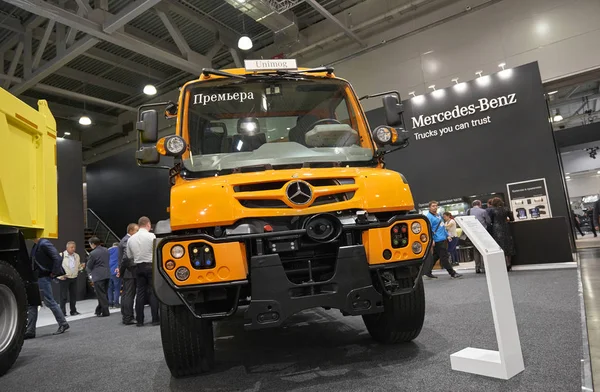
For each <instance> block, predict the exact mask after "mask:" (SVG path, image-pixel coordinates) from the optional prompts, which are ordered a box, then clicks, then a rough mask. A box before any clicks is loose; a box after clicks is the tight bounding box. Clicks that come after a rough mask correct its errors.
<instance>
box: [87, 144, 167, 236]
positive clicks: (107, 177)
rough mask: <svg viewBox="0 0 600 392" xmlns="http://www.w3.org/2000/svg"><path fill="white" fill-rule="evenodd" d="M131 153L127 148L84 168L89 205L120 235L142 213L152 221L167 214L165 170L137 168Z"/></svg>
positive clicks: (165, 162) (163, 217)
mask: <svg viewBox="0 0 600 392" xmlns="http://www.w3.org/2000/svg"><path fill="white" fill-rule="evenodd" d="M134 154H135V151H134V150H126V151H123V152H121V153H119V154H116V155H113V156H111V157H110V158H107V159H103V160H101V161H99V162H96V163H93V164H90V165H88V166H87V168H86V179H87V199H88V207H89V208H91V209H92V210H94V212H95V213H96V214H98V216H100V218H101V219H102V220H103V221H104V222H105V223H106V224H107V225H108V226H109V227H110V228H111V229H112V230H113V231H114V232H115V233H116V234H117V235H119V236H121V235H125V232H126V229H127V225H128V224H129V223H131V222H137V220H138V219H139V217H140V216H142V215H146V216H148V217H149V218H150V220H152V223H156V222H157V221H159V220H161V219H167V218H168V217H169V214H168V213H167V207H168V206H169V191H170V189H171V188H170V186H169V172H168V170H163V169H157V168H141V167H138V166H137V164H136V162H135V158H134ZM163 159H164V162H162V163H164V164H165V165H167V166H168V165H171V163H172V162H167V159H165V158H164V157H163Z"/></svg>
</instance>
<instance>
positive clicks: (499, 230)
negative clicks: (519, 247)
mask: <svg viewBox="0 0 600 392" xmlns="http://www.w3.org/2000/svg"><path fill="white" fill-rule="evenodd" d="M492 205H493V206H494V208H492V209H491V211H490V217H491V219H492V237H494V240H496V242H497V243H498V245H499V246H500V248H502V250H503V251H504V257H505V259H506V270H507V271H510V270H511V269H512V263H511V259H512V257H513V256H514V255H515V253H516V252H515V244H514V241H513V238H512V235H511V234H510V227H509V226H508V222H514V221H515V217H514V215H513V213H512V211H511V210H510V209H508V208H507V207H505V206H504V202H503V201H502V199H500V198H499V197H495V198H494V199H493V200H492Z"/></svg>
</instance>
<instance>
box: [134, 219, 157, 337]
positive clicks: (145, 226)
mask: <svg viewBox="0 0 600 392" xmlns="http://www.w3.org/2000/svg"><path fill="white" fill-rule="evenodd" d="M138 226H139V230H138V232H137V233H135V234H134V235H132V236H131V238H130V239H129V241H127V257H128V258H130V259H133V262H134V263H135V268H136V272H135V279H136V282H135V283H136V289H137V299H136V301H135V313H136V319H137V326H138V327H141V326H143V325H144V306H145V304H146V298H147V297H148V296H149V297H150V298H149V302H150V309H151V312H152V325H159V319H158V300H157V299H156V295H155V294H154V290H153V289H152V284H151V283H152V255H153V252H154V239H155V238H156V236H155V235H154V234H153V233H150V230H151V229H152V224H151V223H150V219H148V218H147V217H145V216H143V217H141V218H140V219H139V221H138Z"/></svg>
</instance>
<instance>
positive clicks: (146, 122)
mask: <svg viewBox="0 0 600 392" xmlns="http://www.w3.org/2000/svg"><path fill="white" fill-rule="evenodd" d="M137 130H138V131H139V132H140V136H139V137H140V141H141V142H142V144H146V143H156V141H157V140H158V113H157V112H156V110H154V109H152V110H146V111H143V112H142V114H141V115H140V121H138V123H137Z"/></svg>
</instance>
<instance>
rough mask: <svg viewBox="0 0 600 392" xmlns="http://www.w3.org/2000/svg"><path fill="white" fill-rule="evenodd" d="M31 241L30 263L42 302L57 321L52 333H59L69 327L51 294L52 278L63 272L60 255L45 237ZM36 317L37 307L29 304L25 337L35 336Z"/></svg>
mask: <svg viewBox="0 0 600 392" xmlns="http://www.w3.org/2000/svg"><path fill="white" fill-rule="evenodd" d="M33 242H34V243H35V245H34V246H33V248H32V249H31V265H32V268H33V272H34V276H36V277H37V282H38V285H39V287H40V292H41V294H42V300H43V301H44V304H45V305H46V306H47V307H48V309H50V310H51V311H52V313H53V314H54V318H55V319H56V322H57V323H58V330H57V331H56V332H55V333H54V335H59V334H61V333H63V332H65V331H66V330H67V329H69V324H68V323H67V320H66V319H65V315H64V314H63V312H62V310H60V306H59V305H58V304H57V303H56V301H55V300H54V296H53V294H52V279H53V278H55V277H58V276H62V275H64V274H65V271H64V270H63V268H62V257H60V255H59V254H58V251H57V250H56V248H55V247H54V245H52V243H51V242H50V241H48V240H47V239H43V238H42V239H40V238H36V239H34V240H33ZM37 318H38V307H37V306H29V307H28V308H27V327H26V331H25V339H32V338H35V325H36V323H37Z"/></svg>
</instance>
